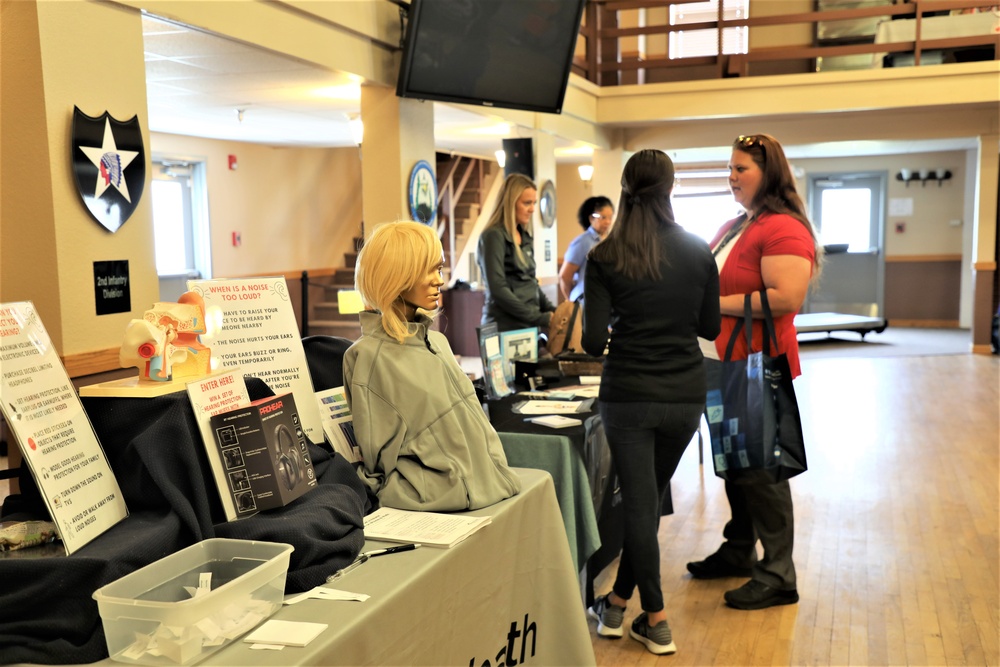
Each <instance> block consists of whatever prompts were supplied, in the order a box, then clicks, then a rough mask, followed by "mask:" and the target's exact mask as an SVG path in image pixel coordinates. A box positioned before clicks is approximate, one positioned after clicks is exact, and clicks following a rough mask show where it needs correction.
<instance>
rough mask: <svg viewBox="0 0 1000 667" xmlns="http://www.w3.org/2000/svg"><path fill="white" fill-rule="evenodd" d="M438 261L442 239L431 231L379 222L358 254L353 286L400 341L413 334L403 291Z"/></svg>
mask: <svg viewBox="0 0 1000 667" xmlns="http://www.w3.org/2000/svg"><path fill="white" fill-rule="evenodd" d="M440 264H441V241H440V239H438V237H437V234H435V233H434V230H433V229H432V228H431V227H429V226H427V225H424V224H421V223H419V222H412V221H409V220H405V221H400V222H387V223H384V224H381V225H379V226H378V227H376V228H375V230H374V231H373V232H372V234H371V236H369V237H368V239H367V240H366V241H365V243H364V246H363V247H362V248H361V251H360V252H359V253H358V261H357V267H356V268H355V271H354V286H355V287H356V288H357V290H358V291H359V292H360V293H361V300H362V301H363V302H364V304H365V308H367V309H368V310H373V311H377V312H379V313H381V314H382V327H383V328H384V329H385V330H386V333H388V334H389V335H390V336H392V337H393V338H395V339H396V340H398V341H399V342H400V343H402V342H403V341H404V340H406V338H407V337H408V336H412V335H413V333H411V332H410V330H409V327H408V326H407V323H406V310H405V304H404V303H403V297H402V295H403V292H406V291H407V290H409V289H410V288H412V287H413V286H414V285H415V284H416V283H417V281H418V280H421V279H422V278H423V277H424V276H425V275H427V273H428V272H430V271H431V270H433V269H434V268H435V267H437V266H438V265H440Z"/></svg>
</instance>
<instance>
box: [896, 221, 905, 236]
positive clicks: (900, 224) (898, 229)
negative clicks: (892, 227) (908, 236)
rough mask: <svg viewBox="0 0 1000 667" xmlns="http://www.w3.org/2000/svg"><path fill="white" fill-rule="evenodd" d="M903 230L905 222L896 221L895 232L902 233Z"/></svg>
mask: <svg viewBox="0 0 1000 667" xmlns="http://www.w3.org/2000/svg"><path fill="white" fill-rule="evenodd" d="M904 232H906V223H905V222H897V223H896V233H897V234H902V233H904Z"/></svg>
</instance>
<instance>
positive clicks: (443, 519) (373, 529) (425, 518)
mask: <svg viewBox="0 0 1000 667" xmlns="http://www.w3.org/2000/svg"><path fill="white" fill-rule="evenodd" d="M490 520H491V518H490V517H488V516H468V515H464V514H437V513H434V512H411V511H408V510H398V509H394V508H392V507H380V508H379V509H377V510H375V511H374V512H372V513H371V514H369V515H368V516H366V517H365V537H366V538H368V539H370V540H386V541H387V542H415V543H418V544H422V545H423V546H430V547H442V548H448V547H452V546H454V545H456V544H458V543H459V542H461V541H462V540H464V539H465V538H467V537H468V536H469V535H471V534H472V533H474V532H476V531H477V530H479V529H480V528H482V527H483V526H485V525H487V524H488V523H489V522H490Z"/></svg>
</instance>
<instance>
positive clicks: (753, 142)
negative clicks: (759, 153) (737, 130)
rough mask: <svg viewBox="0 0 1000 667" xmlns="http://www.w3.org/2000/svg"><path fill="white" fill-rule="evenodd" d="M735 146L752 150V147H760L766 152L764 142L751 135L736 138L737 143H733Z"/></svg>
mask: <svg viewBox="0 0 1000 667" xmlns="http://www.w3.org/2000/svg"><path fill="white" fill-rule="evenodd" d="M733 145H734V146H739V147H740V148H750V147H751V146H760V148H761V150H764V142H763V141H761V139H760V137H758V136H757V135H756V134H750V135H742V134H741V135H740V136H738V137H736V141H734V142H733Z"/></svg>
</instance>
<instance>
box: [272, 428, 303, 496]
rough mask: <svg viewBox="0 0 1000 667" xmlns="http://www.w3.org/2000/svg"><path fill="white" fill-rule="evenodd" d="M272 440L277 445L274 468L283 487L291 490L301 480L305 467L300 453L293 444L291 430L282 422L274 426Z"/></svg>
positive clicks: (293, 439)
mask: <svg viewBox="0 0 1000 667" xmlns="http://www.w3.org/2000/svg"><path fill="white" fill-rule="evenodd" d="M274 442H275V446H276V447H277V453H276V454H275V470H277V473H278V479H280V480H281V483H282V484H284V487H285V489H287V490H288V491H291V490H293V489H294V488H295V487H296V486H298V485H299V483H300V482H302V469H303V468H304V467H305V466H304V465H303V462H302V455H301V454H300V453H299V449H298V447H296V446H295V438H294V437H293V436H292V432H291V431H290V430H289V429H288V427H287V426H285V425H284V424H278V426H277V427H275V429H274Z"/></svg>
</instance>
